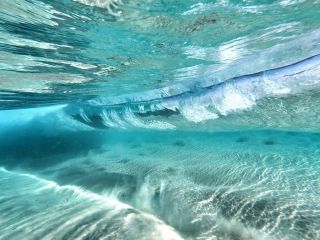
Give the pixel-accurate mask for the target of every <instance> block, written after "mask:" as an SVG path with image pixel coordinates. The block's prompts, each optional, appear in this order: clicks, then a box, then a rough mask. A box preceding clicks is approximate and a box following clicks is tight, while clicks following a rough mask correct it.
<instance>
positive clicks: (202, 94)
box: [65, 54, 320, 129]
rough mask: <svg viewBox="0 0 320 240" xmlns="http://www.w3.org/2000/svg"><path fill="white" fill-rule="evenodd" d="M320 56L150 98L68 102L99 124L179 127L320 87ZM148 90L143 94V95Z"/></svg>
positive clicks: (89, 121) (76, 113)
mask: <svg viewBox="0 0 320 240" xmlns="http://www.w3.org/2000/svg"><path fill="white" fill-rule="evenodd" d="M319 63H320V55H319V54H318V55H315V56H312V57H309V58H307V59H304V60H302V61H299V62H296V63H293V64H290V65H287V66H283V67H279V68H275V69H270V70H266V71H262V72H258V73H254V74H250V75H244V76H240V77H235V78H232V79H229V80H227V81H225V82H223V83H220V84H216V85H212V86H209V87H204V88H200V89H194V90H189V91H186V92H184V93H181V94H178V95H172V96H166V97H163V98H155V99H150V100H148V101H130V99H129V100H128V101H127V102H125V103H120V104H114V105H108V104H105V102H106V101H105V100H104V97H99V98H96V99H93V100H89V101H83V102H79V103H76V104H71V105H69V106H68V107H67V108H66V109H65V110H66V112H67V113H68V114H70V115H71V116H73V118H75V119H77V120H79V121H80V122H83V123H85V124H87V125H90V126H93V127H97V128H110V127H111V128H113V127H120V128H127V127H132V126H133V127H143V128H160V129H163V128H176V127H179V125H180V126H181V125H183V124H185V123H188V122H189V123H190V122H191V123H199V122H205V121H208V120H216V119H219V118H224V117H226V116H228V115H230V114H232V113H238V112H243V111H244V110H250V109H252V108H253V107H254V106H255V105H256V104H257V103H258V102H259V101H260V100H263V99H270V98H287V97H290V96H297V95H299V94H304V93H306V92H308V91H313V90H316V89H318V88H319V87H320V79H319V73H320V64H319ZM143 94H144V93H141V95H143Z"/></svg>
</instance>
